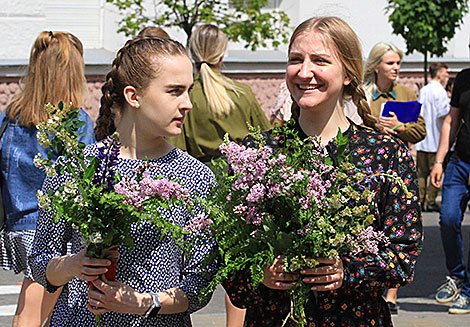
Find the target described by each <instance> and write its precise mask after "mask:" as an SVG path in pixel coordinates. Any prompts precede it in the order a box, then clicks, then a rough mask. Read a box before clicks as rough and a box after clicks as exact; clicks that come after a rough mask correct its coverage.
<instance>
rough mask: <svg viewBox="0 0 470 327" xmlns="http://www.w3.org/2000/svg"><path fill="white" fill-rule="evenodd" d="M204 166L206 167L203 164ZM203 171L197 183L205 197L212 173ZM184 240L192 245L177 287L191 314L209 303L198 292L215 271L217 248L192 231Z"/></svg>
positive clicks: (208, 238) (206, 238)
mask: <svg viewBox="0 0 470 327" xmlns="http://www.w3.org/2000/svg"><path fill="white" fill-rule="evenodd" d="M204 168H206V167H205V166H204ZM204 171H205V173H202V174H200V176H201V177H200V178H201V180H202V181H201V182H200V183H198V184H199V185H204V187H203V189H202V190H201V189H200V190H199V194H200V195H201V196H202V197H203V198H206V197H207V196H208V195H209V194H210V191H211V182H212V181H213V179H214V175H213V174H212V172H210V171H209V169H208V168H206V169H204ZM207 181H210V182H207ZM198 212H201V210H196V213H195V215H197V213H198ZM191 218H192V217H191ZM188 223H189V222H188ZM184 241H185V242H186V241H188V242H190V244H194V246H193V247H192V248H191V249H190V250H189V251H188V252H187V253H186V254H185V258H184V268H183V277H184V278H183V279H182V281H181V282H180V284H179V285H178V286H177V287H178V288H180V289H181V290H182V291H183V292H184V293H185V294H186V296H187V298H188V302H189V307H188V312H189V313H190V314H191V313H193V312H195V311H197V310H199V309H201V308H203V307H204V306H206V305H207V303H209V300H210V298H211V296H207V297H206V298H204V299H202V298H201V296H200V294H201V292H202V291H203V290H204V289H205V288H206V287H207V286H208V285H209V283H210V281H211V279H212V276H214V275H215V274H216V272H217V253H218V252H217V251H218V250H217V246H216V243H215V240H214V239H213V238H211V237H208V236H207V237H206V236H201V234H196V233H192V234H190V235H188V236H187V237H186V238H185V239H184Z"/></svg>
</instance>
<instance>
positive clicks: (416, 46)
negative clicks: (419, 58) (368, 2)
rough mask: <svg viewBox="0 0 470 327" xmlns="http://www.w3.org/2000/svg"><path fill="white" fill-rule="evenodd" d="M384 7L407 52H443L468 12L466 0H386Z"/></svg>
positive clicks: (437, 53)
mask: <svg viewBox="0 0 470 327" xmlns="http://www.w3.org/2000/svg"><path fill="white" fill-rule="evenodd" d="M386 11H387V12H391V14H390V16H389V18H388V20H389V22H390V23H392V28H393V33H395V34H397V35H401V36H402V37H403V38H404V39H405V41H406V47H407V51H406V53H407V54H410V53H411V52H413V51H415V50H416V51H418V52H420V53H423V54H426V53H430V54H431V55H435V56H442V55H443V54H444V53H445V52H447V47H446V44H447V42H449V41H450V40H451V39H452V38H453V37H454V35H455V31H456V29H457V28H459V26H460V24H461V23H462V20H463V17H464V15H465V14H466V13H467V12H468V0H388V6H387V7H386Z"/></svg>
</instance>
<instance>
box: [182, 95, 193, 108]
mask: <svg viewBox="0 0 470 327" xmlns="http://www.w3.org/2000/svg"><path fill="white" fill-rule="evenodd" d="M180 109H182V110H188V111H189V110H191V109H193V104H192V103H191V98H190V97H189V92H186V93H185V95H184V98H183V101H181V105H180Z"/></svg>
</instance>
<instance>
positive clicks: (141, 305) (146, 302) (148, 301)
mask: <svg viewBox="0 0 470 327" xmlns="http://www.w3.org/2000/svg"><path fill="white" fill-rule="evenodd" d="M152 306H153V297H152V296H151V295H150V294H149V293H140V300H139V301H138V304H137V311H136V313H137V314H138V315H140V316H145V314H146V313H147V311H149V309H150V308H151V307H152Z"/></svg>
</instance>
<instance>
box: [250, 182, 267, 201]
mask: <svg viewBox="0 0 470 327" xmlns="http://www.w3.org/2000/svg"><path fill="white" fill-rule="evenodd" d="M265 191H266V187H265V186H264V185H263V184H255V185H254V186H253V187H252V188H251V189H250V193H248V195H247V197H246V201H248V202H254V203H256V202H261V201H262V200H263V198H264V195H265Z"/></svg>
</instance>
